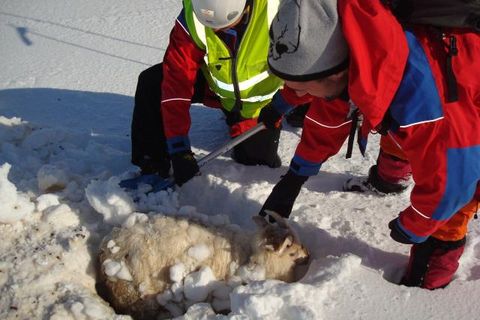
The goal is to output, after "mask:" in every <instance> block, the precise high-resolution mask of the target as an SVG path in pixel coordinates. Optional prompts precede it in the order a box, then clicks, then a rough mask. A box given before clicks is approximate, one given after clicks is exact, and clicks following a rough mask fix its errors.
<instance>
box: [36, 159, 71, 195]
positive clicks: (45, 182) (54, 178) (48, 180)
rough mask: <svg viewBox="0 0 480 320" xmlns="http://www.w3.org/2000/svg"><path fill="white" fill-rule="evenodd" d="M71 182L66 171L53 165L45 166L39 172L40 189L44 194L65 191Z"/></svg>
mask: <svg viewBox="0 0 480 320" xmlns="http://www.w3.org/2000/svg"><path fill="white" fill-rule="evenodd" d="M69 180H70V179H69V177H68V175H67V173H66V172H65V170H63V169H62V168H58V167H57V166H54V165H51V164H46V165H43V166H42V167H41V168H40V169H39V170H38V172H37V182H38V188H39V189H40V190H41V191H42V192H55V191H59V190H63V189H65V187H66V185H67V184H68V181H69Z"/></svg>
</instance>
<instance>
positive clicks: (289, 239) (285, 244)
mask: <svg viewBox="0 0 480 320" xmlns="http://www.w3.org/2000/svg"><path fill="white" fill-rule="evenodd" d="M292 244H293V236H292V235H288V236H286V237H285V239H284V240H283V243H282V244H281V245H280V247H279V248H278V250H277V251H278V254H282V253H283V252H284V251H285V249H287V248H289V247H290V246H291V245H292Z"/></svg>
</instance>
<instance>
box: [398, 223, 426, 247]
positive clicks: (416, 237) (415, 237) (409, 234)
mask: <svg viewBox="0 0 480 320" xmlns="http://www.w3.org/2000/svg"><path fill="white" fill-rule="evenodd" d="M395 223H396V225H397V227H398V229H399V230H400V231H401V232H402V233H403V235H404V236H406V237H407V238H408V240H410V241H411V242H413V243H422V242H424V241H425V240H427V239H428V237H429V236H419V235H416V234H415V233H413V232H411V231H410V230H408V229H407V228H405V226H404V225H403V224H402V222H401V219H396V221H395Z"/></svg>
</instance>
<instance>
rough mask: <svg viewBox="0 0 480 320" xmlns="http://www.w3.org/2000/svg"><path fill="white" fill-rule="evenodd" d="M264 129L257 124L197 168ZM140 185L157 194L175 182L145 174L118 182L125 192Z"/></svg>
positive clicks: (211, 154) (203, 159) (170, 179)
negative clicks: (144, 185) (149, 186)
mask: <svg viewBox="0 0 480 320" xmlns="http://www.w3.org/2000/svg"><path fill="white" fill-rule="evenodd" d="M263 129H265V124H264V123H263V122H261V123H258V124H257V125H256V126H255V127H253V128H251V129H249V130H248V131H245V132H244V133H242V134H241V135H239V136H237V137H235V138H234V139H232V140H230V141H229V142H228V143H226V144H225V145H223V146H221V147H219V148H217V149H215V150H213V151H212V152H210V153H209V154H207V155H206V156H205V157H203V158H201V159H199V160H198V162H197V163H198V167H199V168H201V167H203V166H204V165H206V164H207V163H209V162H210V161H212V160H213V159H215V158H217V157H218V156H220V155H222V154H224V153H225V152H227V151H229V150H231V149H232V148H233V147H235V146H236V145H237V144H239V143H241V142H243V141H245V140H247V139H248V138H250V137H251V136H253V135H254V134H256V133H257V132H259V131H261V130H263ZM140 184H149V185H151V186H152V189H151V190H150V191H149V192H148V193H150V192H158V191H161V190H167V189H168V188H172V187H173V186H174V185H175V181H174V180H173V178H162V177H160V176H159V175H156V174H147V175H141V176H138V177H135V178H131V179H126V180H122V181H120V187H122V188H124V189H127V190H136V189H137V188H138V186H139V185H140Z"/></svg>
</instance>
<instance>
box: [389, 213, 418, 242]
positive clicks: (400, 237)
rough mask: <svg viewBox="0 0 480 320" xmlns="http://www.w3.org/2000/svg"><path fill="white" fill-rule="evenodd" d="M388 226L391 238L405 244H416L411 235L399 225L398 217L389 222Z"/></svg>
mask: <svg viewBox="0 0 480 320" xmlns="http://www.w3.org/2000/svg"><path fill="white" fill-rule="evenodd" d="M388 228H389V229H390V238H392V239H393V240H395V241H397V242H400V243H404V244H414V243H415V242H413V241H412V240H410V237H409V236H408V235H407V234H406V233H405V232H404V231H403V230H402V229H401V228H400V226H399V225H398V218H395V219H393V220H392V221H390V222H389V223H388Z"/></svg>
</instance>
